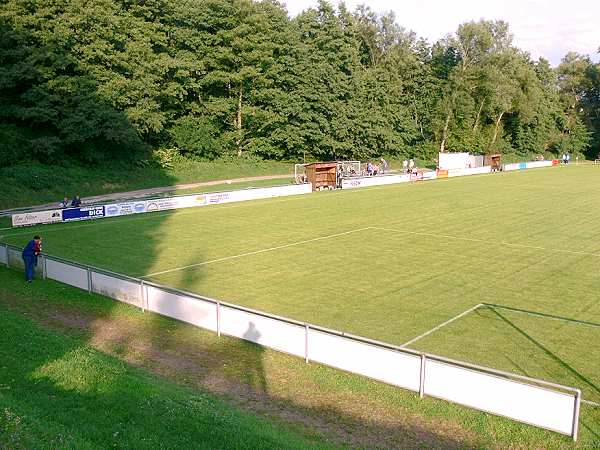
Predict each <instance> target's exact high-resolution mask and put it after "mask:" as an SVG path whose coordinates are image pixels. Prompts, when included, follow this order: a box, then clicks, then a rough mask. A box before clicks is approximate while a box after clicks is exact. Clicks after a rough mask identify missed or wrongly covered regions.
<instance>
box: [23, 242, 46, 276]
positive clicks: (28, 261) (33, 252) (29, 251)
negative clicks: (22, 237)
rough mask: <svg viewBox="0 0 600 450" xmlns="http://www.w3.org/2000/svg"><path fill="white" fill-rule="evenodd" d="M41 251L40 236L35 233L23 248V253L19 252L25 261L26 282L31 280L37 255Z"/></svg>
mask: <svg viewBox="0 0 600 450" xmlns="http://www.w3.org/2000/svg"><path fill="white" fill-rule="evenodd" d="M41 252H42V238H41V237H40V236H38V235H35V236H34V237H33V239H32V240H30V241H29V242H28V243H27V245H26V246H25V248H24V249H23V253H22V254H21V256H22V258H23V262H24V263H25V280H26V281H27V282H28V283H31V282H32V281H33V274H34V271H35V267H36V266H37V262H38V256H39V255H40V253H41Z"/></svg>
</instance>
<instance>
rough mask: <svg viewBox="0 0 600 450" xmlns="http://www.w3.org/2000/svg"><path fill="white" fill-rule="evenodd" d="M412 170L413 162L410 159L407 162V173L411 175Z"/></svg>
mask: <svg viewBox="0 0 600 450" xmlns="http://www.w3.org/2000/svg"><path fill="white" fill-rule="evenodd" d="M414 168H415V162H414V160H413V159H412V158H411V160H410V161H408V173H413V170H414Z"/></svg>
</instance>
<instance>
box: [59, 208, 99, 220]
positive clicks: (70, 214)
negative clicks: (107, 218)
mask: <svg viewBox="0 0 600 450" xmlns="http://www.w3.org/2000/svg"><path fill="white" fill-rule="evenodd" d="M102 217H104V206H84V207H81V208H69V209H63V210H62V219H63V222H72V221H75V220H90V219H101V218H102Z"/></svg>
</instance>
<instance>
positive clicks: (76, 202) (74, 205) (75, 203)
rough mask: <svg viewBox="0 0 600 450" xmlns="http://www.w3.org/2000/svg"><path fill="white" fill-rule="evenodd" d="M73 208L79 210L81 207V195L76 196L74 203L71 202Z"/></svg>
mask: <svg viewBox="0 0 600 450" xmlns="http://www.w3.org/2000/svg"><path fill="white" fill-rule="evenodd" d="M71 206H72V207H73V208H79V207H80V206H81V199H80V198H79V195H76V196H75V197H73V201H72V202H71Z"/></svg>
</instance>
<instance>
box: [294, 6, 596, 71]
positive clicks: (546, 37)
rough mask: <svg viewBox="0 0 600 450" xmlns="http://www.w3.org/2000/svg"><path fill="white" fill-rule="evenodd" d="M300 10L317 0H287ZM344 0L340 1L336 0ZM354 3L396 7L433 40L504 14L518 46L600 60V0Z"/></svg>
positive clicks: (550, 55)
mask: <svg viewBox="0 0 600 450" xmlns="http://www.w3.org/2000/svg"><path fill="white" fill-rule="evenodd" d="M284 2H285V4H286V5H287V9H288V12H289V13H290V15H291V16H295V15H296V14H298V13H299V12H301V11H302V10H304V9H306V8H309V7H311V6H316V5H317V3H318V2H317V0H284ZM331 3H333V4H338V3H339V2H338V1H335V0H334V1H331ZM345 3H346V5H347V6H348V7H349V8H351V9H354V7H355V6H356V5H359V4H366V5H368V6H370V7H371V9H373V10H374V11H376V12H387V11H390V10H391V11H393V12H394V13H395V14H396V21H397V22H398V23H399V24H400V25H402V26H403V27H404V28H406V29H409V30H412V31H415V32H416V33H417V35H418V36H419V37H424V38H426V39H427V40H428V41H429V42H430V43H432V42H435V41H437V40H438V39H440V38H441V37H443V36H445V35H446V34H448V33H452V32H454V31H456V29H457V28H458V25H460V24H461V23H463V22H468V21H471V20H479V19H481V18H483V19H490V20H495V19H502V20H505V21H507V22H508V23H509V24H510V29H511V32H512V34H513V35H514V43H515V45H516V46H517V47H519V48H521V49H523V50H526V51H528V52H529V53H531V56H532V57H533V58H534V59H537V58H538V57H539V56H543V57H544V58H546V59H548V60H550V62H551V63H552V64H553V65H557V64H558V63H560V60H561V58H562V57H563V56H564V55H565V54H566V53H567V52H568V51H576V52H578V53H582V54H586V55H589V56H591V57H592V58H593V59H594V60H595V61H599V60H600V55H598V47H600V0H567V1H564V0H562V1H558V0H546V1H544V0H495V1H488V0H396V1H393V0H362V1H361V0H346V1H345Z"/></svg>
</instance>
